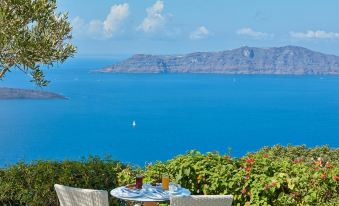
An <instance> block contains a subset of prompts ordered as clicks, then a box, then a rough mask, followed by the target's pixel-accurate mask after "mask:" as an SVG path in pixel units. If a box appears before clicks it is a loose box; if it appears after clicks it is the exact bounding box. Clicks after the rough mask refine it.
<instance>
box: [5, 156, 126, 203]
mask: <svg viewBox="0 0 339 206" xmlns="http://www.w3.org/2000/svg"><path fill="white" fill-rule="evenodd" d="M125 168H126V166H125V165H123V164H121V163H120V162H117V161H112V160H110V159H109V158H107V159H104V160H101V159H99V158H98V157H89V158H88V159H84V160H82V161H67V160H65V161H62V162H58V161H35V162H32V163H30V164H25V163H22V162H21V163H18V164H16V165H13V166H10V167H8V168H5V169H2V170H0V205H20V206H21V205H30V206H31V205H32V206H35V205H36V206H38V205H39V206H41V205H44V206H55V205H58V200H57V196H56V193H55V190H54V184H55V183H58V184H63V185H68V186H72V187H80V188H93V189H100V190H110V189H112V188H114V187H116V186H117V185H118V174H119V173H120V172H121V171H123V170H124V169H125ZM113 203H114V202H113V201H112V204H113Z"/></svg>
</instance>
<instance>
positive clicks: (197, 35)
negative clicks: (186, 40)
mask: <svg viewBox="0 0 339 206" xmlns="http://www.w3.org/2000/svg"><path fill="white" fill-rule="evenodd" d="M210 35H211V32H210V31H208V29H207V28H206V27H204V26H200V27H198V28H197V29H196V30H194V31H192V32H191V34H190V39H194V40H198V39H204V38H206V37H208V36H210Z"/></svg>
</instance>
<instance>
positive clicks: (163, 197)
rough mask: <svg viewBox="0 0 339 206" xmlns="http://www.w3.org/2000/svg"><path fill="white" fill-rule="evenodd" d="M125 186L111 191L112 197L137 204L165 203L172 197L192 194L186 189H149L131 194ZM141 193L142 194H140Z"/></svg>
mask: <svg viewBox="0 0 339 206" xmlns="http://www.w3.org/2000/svg"><path fill="white" fill-rule="evenodd" d="M129 191H130V190H128V189H127V188H126V187H125V186H123V187H118V188H115V189H113V190H111V192H110V193H111V195H112V196H113V197H116V198H118V199H122V200H127V201H136V202H164V201H168V200H169V199H170V196H171V195H176V196H189V195H190V194H191V193H190V191H189V190H187V189H185V188H180V189H178V190H177V191H175V192H173V193H172V192H170V191H168V190H166V191H163V190H162V189H160V188H157V187H149V188H144V189H141V190H132V192H129ZM138 192H140V193H138Z"/></svg>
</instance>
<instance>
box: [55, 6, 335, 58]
mask: <svg viewBox="0 0 339 206" xmlns="http://www.w3.org/2000/svg"><path fill="white" fill-rule="evenodd" d="M58 9H59V10H60V11H68V12H69V18H70V21H71V22H72V25H73V36H74V39H73V43H74V44H75V45H76V46H77V47H78V54H77V55H78V56H113V55H130V54H134V53H149V54H180V53H187V52H194V51H219V50H227V49H233V48H237V47H241V46H244V45H247V46H257V47H273V46H285V45H298V46H304V47H307V48H310V49H313V50H317V51H321V52H325V53H332V54H337V55H339V49H338V46H339V22H338V19H339V12H338V9H339V1H337V0H281V1H273V0H209V1H207V0H162V1H161V0H159V1H157V0H126V1H123V0H119V1H115V0H100V1H93V0H72V1H70V0H59V1H58Z"/></svg>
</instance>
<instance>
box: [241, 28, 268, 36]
mask: <svg viewBox="0 0 339 206" xmlns="http://www.w3.org/2000/svg"><path fill="white" fill-rule="evenodd" d="M237 34H239V35H245V36H250V37H255V38H262V37H268V36H272V34H271V35H270V34H268V33H265V32H260V31H254V30H253V29H251V28H249V27H245V28H241V29H239V30H238V31H237Z"/></svg>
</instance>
